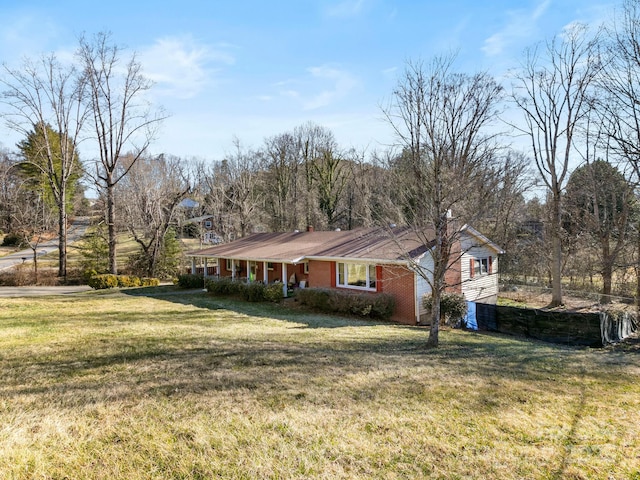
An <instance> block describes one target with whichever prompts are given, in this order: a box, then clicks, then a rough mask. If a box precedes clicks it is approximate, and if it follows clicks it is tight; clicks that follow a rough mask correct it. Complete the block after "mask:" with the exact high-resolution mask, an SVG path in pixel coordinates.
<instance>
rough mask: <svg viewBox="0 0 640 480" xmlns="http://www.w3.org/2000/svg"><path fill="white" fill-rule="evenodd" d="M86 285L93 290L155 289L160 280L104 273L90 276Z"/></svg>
mask: <svg viewBox="0 0 640 480" xmlns="http://www.w3.org/2000/svg"><path fill="white" fill-rule="evenodd" d="M87 285H89V286H90V287H91V288H93V289H94V290H104V289H107V288H116V287H121V288H126V287H157V286H158V285H160V280H158V279H157V278H140V277H135V276H133V275H113V274H111V273H105V274H101V275H93V276H91V277H90V278H89V280H88V281H87Z"/></svg>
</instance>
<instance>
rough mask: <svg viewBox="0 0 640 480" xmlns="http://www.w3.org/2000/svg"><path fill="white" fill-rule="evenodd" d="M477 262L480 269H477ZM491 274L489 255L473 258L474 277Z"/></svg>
mask: <svg viewBox="0 0 640 480" xmlns="http://www.w3.org/2000/svg"><path fill="white" fill-rule="evenodd" d="M476 263H478V264H479V265H480V271H479V272H477V271H476ZM485 275H489V257H481V258H474V259H473V277H474V278H477V277H484V276H485Z"/></svg>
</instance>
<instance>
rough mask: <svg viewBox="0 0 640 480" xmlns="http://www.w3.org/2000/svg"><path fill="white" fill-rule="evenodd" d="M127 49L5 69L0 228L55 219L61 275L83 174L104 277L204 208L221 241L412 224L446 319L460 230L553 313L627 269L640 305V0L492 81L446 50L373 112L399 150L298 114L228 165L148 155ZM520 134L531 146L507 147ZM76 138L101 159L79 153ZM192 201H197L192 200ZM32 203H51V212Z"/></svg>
mask: <svg viewBox="0 0 640 480" xmlns="http://www.w3.org/2000/svg"><path fill="white" fill-rule="evenodd" d="M123 55H124V52H123V51H122V50H121V49H119V48H118V47H117V46H114V45H113V44H112V43H111V38H110V36H109V35H107V34H98V35H96V36H95V37H92V38H90V39H87V38H85V37H83V38H81V39H80V42H79V47H78V51H77V57H76V62H75V63H73V64H62V63H60V62H59V61H58V60H57V59H56V58H55V56H53V55H50V56H44V57H43V58H42V59H41V60H40V61H38V62H30V61H27V62H25V64H24V65H23V66H22V67H20V68H19V69H12V68H9V67H7V66H5V68H4V75H3V76H2V77H1V80H0V81H1V82H2V84H3V85H4V87H5V89H4V92H3V96H2V98H3V101H4V103H5V106H6V107H7V108H5V113H4V117H5V119H6V121H7V125H8V126H9V127H10V128H13V129H16V130H17V131H19V132H21V133H22V134H23V135H24V140H23V141H22V142H20V144H19V145H18V151H17V152H9V151H4V152H2V153H1V154H0V189H1V190H0V195H1V196H2V199H1V200H2V201H1V202H0V222H1V223H0V228H2V229H3V230H5V231H9V232H10V231H12V230H13V229H15V228H16V225H21V228H26V227H25V225H27V224H28V223H29V222H31V223H32V224H31V225H30V227H29V228H30V230H29V232H30V238H34V237H35V236H36V234H37V232H38V228H40V229H43V226H44V225H49V224H56V225H57V228H58V236H59V238H60V244H61V249H60V272H59V274H60V276H64V275H65V274H66V270H65V269H66V261H65V259H64V258H63V257H64V255H65V253H64V250H65V248H64V238H65V236H66V230H65V229H66V225H67V224H68V221H67V218H68V215H69V211H73V209H74V208H76V207H75V206H74V205H75V203H74V198H76V197H77V196H81V195H80V194H81V193H82V181H84V182H87V181H88V182H90V184H91V185H92V188H94V189H95V190H96V191H97V192H98V195H99V205H100V206H101V212H102V216H101V218H102V221H103V225H104V228H105V229H106V232H105V238H106V244H107V247H108V248H107V252H106V253H107V258H108V262H107V264H106V265H104V266H103V268H104V269H106V270H107V271H109V272H111V273H116V272H117V268H118V266H117V264H116V249H117V233H118V232H119V231H123V230H128V231H129V233H130V234H131V235H132V236H133V238H134V239H135V240H136V242H138V244H139V246H140V251H141V254H140V256H139V258H138V262H137V264H138V268H141V269H144V270H145V271H147V272H149V273H154V272H155V271H156V270H157V269H158V268H161V266H162V265H164V266H163V267H162V268H168V267H167V262H166V258H167V255H166V252H165V251H166V249H167V243H169V244H171V242H170V241H169V242H168V241H167V239H168V238H170V237H171V236H172V235H175V229H176V228H178V227H180V226H181V225H182V226H184V225H185V221H186V220H187V217H189V216H191V217H197V216H202V215H210V216H211V217H212V219H213V224H214V225H215V229H216V233H217V234H218V235H220V236H221V237H222V238H223V239H224V240H226V241H229V240H232V239H234V238H238V237H242V236H245V235H247V234H249V233H251V232H255V231H291V230H302V229H305V228H307V227H308V226H313V227H314V228H316V229H319V230H325V229H336V228H340V229H353V228H356V227H363V226H364V227H366V226H389V225H393V224H398V225H410V226H411V227H412V228H413V229H414V230H415V232H416V234H417V235H419V236H422V238H424V240H425V241H427V240H428V241H431V240H433V239H434V238H435V243H434V248H433V250H432V252H431V254H432V255H433V260H434V261H433V270H434V271H433V272H419V274H421V275H423V276H424V277H425V279H427V280H428V281H429V282H430V283H431V287H432V291H433V294H434V300H435V301H434V302H433V304H434V308H433V315H434V320H438V319H439V311H438V305H439V295H440V294H441V293H442V292H443V291H444V290H445V289H446V287H447V285H446V282H445V275H444V272H445V271H446V270H447V268H449V267H450V263H451V259H452V258H454V257H455V255H453V256H452V252H453V253H455V248H456V247H455V246H456V235H457V230H456V229H452V228H450V226H451V224H452V222H453V223H454V224H456V225H463V224H465V223H466V224H471V225H473V226H474V227H475V228H477V229H478V230H480V231H482V232H483V233H484V234H485V235H486V236H487V237H489V238H490V239H491V240H493V241H494V242H495V243H497V244H499V245H500V246H502V247H503V248H504V249H505V250H506V252H507V253H506V254H505V256H504V258H503V260H502V262H501V270H502V272H503V273H504V274H506V275H509V276H511V278H519V279H526V278H527V277H529V278H531V277H536V278H540V279H545V280H547V281H548V282H549V284H550V285H551V286H552V305H560V304H562V303H563V290H562V279H563V278H566V277H567V276H570V277H572V278H583V279H584V278H587V277H588V278H590V279H591V280H593V279H594V277H596V278H598V279H601V292H602V294H603V297H602V298H603V300H606V299H607V298H609V296H610V295H611V294H612V293H613V284H614V279H615V278H623V279H626V278H627V277H629V276H630V275H635V279H636V285H637V288H636V292H635V295H636V296H637V297H640V267H639V263H638V259H639V258H640V215H639V214H638V193H639V192H638V184H639V181H640V150H639V149H640V122H639V121H638V119H639V118H640V110H639V108H640V107H639V105H640V103H639V102H638V98H639V97H638V95H637V94H636V92H637V90H638V89H640V1H639V0H626V1H625V2H624V3H623V4H622V7H621V9H620V10H618V11H617V13H616V15H615V19H614V20H613V21H611V23H610V24H608V25H603V26H597V27H594V26H588V25H581V24H571V25H569V26H567V27H565V29H564V30H563V31H562V32H561V33H559V34H558V35H557V36H555V37H553V38H550V39H547V40H546V41H544V42H542V43H540V44H537V45H534V46H532V47H531V48H529V49H527V50H526V51H525V52H524V54H523V58H522V64H521V65H520V66H519V67H516V68H514V69H513V70H512V71H511V72H510V75H509V78H508V79H506V80H504V81H502V82H499V81H498V80H497V79H496V78H495V77H493V76H492V75H490V74H488V73H487V72H477V73H471V74H470V73H465V72H460V71H458V70H457V69H456V59H455V56H454V55H442V56H437V57H435V58H433V59H431V60H428V61H424V60H420V59H418V60H411V61H408V62H407V64H406V66H405V70H404V72H403V73H402V74H401V75H400V76H399V78H398V81H397V85H396V87H395V88H394V89H393V91H392V92H390V99H389V101H388V102H387V103H386V104H385V105H383V106H382V113H383V116H384V118H385V120H386V122H387V124H388V125H389V128H391V129H392V130H393V132H394V134H395V138H396V144H395V145H394V146H393V147H390V148H387V149H382V150H375V151H367V150H362V151H358V150H355V149H352V148H351V149H347V148H343V147H341V146H340V145H339V144H338V142H337V141H336V139H335V137H334V135H333V133H332V131H331V130H330V129H328V128H326V127H324V126H321V125H317V124H315V123H313V122H308V123H305V124H302V125H298V126H296V127H294V128H293V129H292V130H290V131H287V132H282V133H278V134H276V135H273V136H271V137H268V138H265V139H264V141H263V143H262V144H261V145H259V146H246V145H244V144H243V143H242V142H241V140H240V139H234V142H233V147H234V148H233V151H232V152H231V153H229V154H228V155H226V156H225V158H224V159H221V160H216V161H203V160H197V159H186V158H181V157H178V156H172V155H169V154H160V155H157V154H153V153H152V152H151V149H150V146H151V144H152V143H151V142H152V139H153V138H154V135H155V129H156V128H157V127H158V125H159V124H160V122H161V121H162V119H163V118H164V114H163V112H162V110H161V109H159V108H155V107H154V106H152V105H147V104H145V103H144V99H145V96H144V92H146V91H147V90H148V89H149V88H152V85H151V83H150V82H149V81H148V80H146V79H145V77H144V75H143V74H142V70H141V65H140V63H139V62H138V61H137V59H136V57H135V54H134V55H131V56H130V57H127V58H126V62H125V63H124V65H125V66H126V68H116V65H119V64H120V63H121V62H122V60H123ZM514 135H517V136H518V137H517V138H524V139H526V147H524V148H517V149H516V148H514V147H512V146H510V145H512V144H513V143H514ZM82 143H87V144H92V145H93V147H94V148H95V150H97V151H98V154H97V155H96V158H94V159H80V158H79V155H78V148H79V146H80V145H81V144H82ZM186 198H189V199H192V200H195V201H196V202H197V207H193V206H191V207H190V208H184V203H183V200H185V199H186ZM21 205H22V206H24V207H20V206H21ZM26 205H29V207H28V208H30V209H32V210H33V211H36V210H37V211H38V212H46V211H47V208H42V206H43V205H44V206H45V207H47V206H48V207H50V208H49V209H48V211H49V214H48V217H47V219H45V217H46V216H47V215H45V214H44V213H38V214H35V213H33V211H32V210H29V211H27V210H28V208H27V207H26ZM21 208H22V209H23V211H19V210H20V209H21ZM52 214H56V215H57V219H56V220H55V221H54V220H53V219H52V218H51V216H52ZM47 222H48V223H47ZM35 224H38V226H37V228H36V225H35ZM163 252H165V253H163ZM163 256H164V257H163ZM163 258H165V260H164V261H163ZM163 262H164V263H163ZM415 267H416V268H418V266H417V265H416V266H415ZM434 324H435V326H433V325H434ZM437 325H438V322H437V321H434V322H432V331H431V336H430V338H433V342H434V343H435V344H437V333H438V332H437Z"/></svg>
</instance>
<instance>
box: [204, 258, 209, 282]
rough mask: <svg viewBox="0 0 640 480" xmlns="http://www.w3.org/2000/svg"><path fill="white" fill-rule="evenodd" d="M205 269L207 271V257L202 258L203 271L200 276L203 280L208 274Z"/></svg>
mask: <svg viewBox="0 0 640 480" xmlns="http://www.w3.org/2000/svg"><path fill="white" fill-rule="evenodd" d="M207 269H208V263H207V257H204V271H203V272H202V276H203V277H204V278H207V275H208V274H209V272H207Z"/></svg>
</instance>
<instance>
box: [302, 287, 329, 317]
mask: <svg viewBox="0 0 640 480" xmlns="http://www.w3.org/2000/svg"><path fill="white" fill-rule="evenodd" d="M297 296H298V298H299V299H300V303H301V304H302V305H306V306H308V307H311V308H313V309H316V310H320V311H322V312H330V311H332V310H331V307H330V306H329V296H330V290H327V289H325V288H303V289H301V290H299V291H298V294H297Z"/></svg>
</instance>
